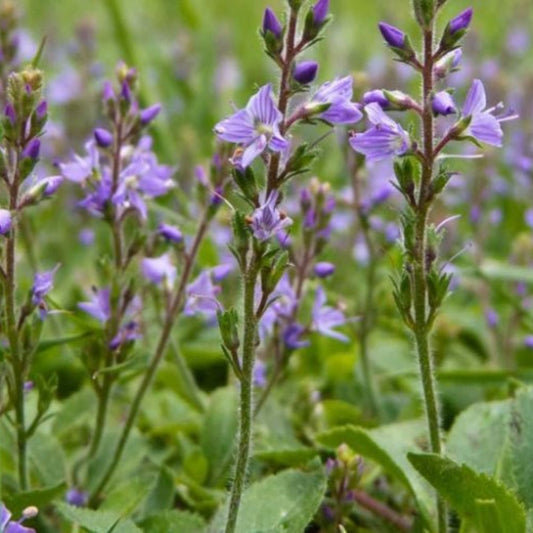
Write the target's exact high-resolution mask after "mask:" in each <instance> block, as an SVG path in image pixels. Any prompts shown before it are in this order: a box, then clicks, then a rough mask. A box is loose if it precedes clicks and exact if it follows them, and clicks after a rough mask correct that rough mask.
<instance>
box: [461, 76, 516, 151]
mask: <svg viewBox="0 0 533 533" xmlns="http://www.w3.org/2000/svg"><path fill="white" fill-rule="evenodd" d="M486 107H487V96H486V94H485V87H483V83H482V82H481V81H480V80H474V82H473V83H472V87H471V88H470V90H469V91H468V95H467V96H466V100H465V103H464V106H463V116H464V117H471V120H470V124H469V125H468V127H467V129H466V130H465V131H464V135H471V136H472V137H474V138H475V139H477V140H478V141H481V142H484V143H486V144H491V145H493V146H501V145H502V139H503V131H502V128H501V126H500V123H501V122H506V121H508V120H514V119H516V118H517V115H515V114H507V115H503V116H500V117H496V116H494V115H493V114H492V112H493V111H494V110H495V109H497V108H501V105H498V106H495V107H491V108H490V109H486Z"/></svg>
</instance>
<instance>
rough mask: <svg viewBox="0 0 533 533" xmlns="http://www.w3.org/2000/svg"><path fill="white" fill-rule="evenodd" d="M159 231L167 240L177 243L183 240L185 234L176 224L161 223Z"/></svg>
mask: <svg viewBox="0 0 533 533" xmlns="http://www.w3.org/2000/svg"><path fill="white" fill-rule="evenodd" d="M157 233H158V234H159V235H161V237H163V238H164V239H166V240H167V241H170V242H173V243H176V244H177V243H180V242H182V241H183V234H182V233H181V231H180V230H179V229H178V228H176V226H171V225H169V224H159V227H158V228H157Z"/></svg>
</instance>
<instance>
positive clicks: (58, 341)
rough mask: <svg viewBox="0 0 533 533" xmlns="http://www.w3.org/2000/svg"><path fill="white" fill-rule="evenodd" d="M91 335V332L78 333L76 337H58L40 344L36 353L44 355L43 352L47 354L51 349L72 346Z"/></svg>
mask: <svg viewBox="0 0 533 533" xmlns="http://www.w3.org/2000/svg"><path fill="white" fill-rule="evenodd" d="M91 334H92V333H91V332H84V333H78V334H76V335H67V336H65V337H56V338H54V339H45V340H43V341H40V342H39V344H38V345H37V349H36V351H35V352H36V353H42V352H46V350H50V349H51V348H55V347H56V346H61V345H63V344H72V343H74V342H76V341H79V340H81V339H84V338H85V337H87V336H89V335H91Z"/></svg>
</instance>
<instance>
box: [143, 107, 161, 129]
mask: <svg viewBox="0 0 533 533" xmlns="http://www.w3.org/2000/svg"><path fill="white" fill-rule="evenodd" d="M160 111H161V104H154V105H152V106H150V107H147V108H146V109H143V110H142V111H141V112H140V113H139V119H140V121H141V124H142V125H143V126H146V125H147V124H149V123H150V122H152V120H154V118H155V117H157V115H158V114H159V112H160Z"/></svg>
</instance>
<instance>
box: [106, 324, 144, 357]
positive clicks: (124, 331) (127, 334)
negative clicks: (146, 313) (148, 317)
mask: <svg viewBox="0 0 533 533" xmlns="http://www.w3.org/2000/svg"><path fill="white" fill-rule="evenodd" d="M140 338H141V334H140V331H139V324H138V322H135V321H133V320H132V321H130V322H128V323H126V324H125V325H124V326H122V327H121V328H120V329H119V330H118V333H117V334H116V335H115V336H114V337H113V338H112V339H111V342H110V343H109V348H110V349H111V350H118V349H119V348H120V347H121V346H122V345H123V344H125V343H127V342H133V341H136V340H137V339H140Z"/></svg>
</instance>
